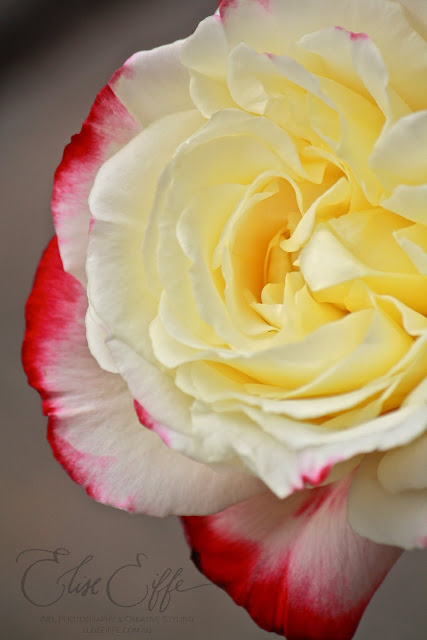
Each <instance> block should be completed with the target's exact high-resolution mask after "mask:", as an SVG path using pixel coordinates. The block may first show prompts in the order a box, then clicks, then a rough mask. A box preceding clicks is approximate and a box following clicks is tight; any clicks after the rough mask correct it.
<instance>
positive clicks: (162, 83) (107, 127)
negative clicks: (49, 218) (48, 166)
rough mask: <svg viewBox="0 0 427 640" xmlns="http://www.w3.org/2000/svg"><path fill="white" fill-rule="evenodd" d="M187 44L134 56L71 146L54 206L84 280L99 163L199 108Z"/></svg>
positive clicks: (64, 250) (71, 268)
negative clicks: (185, 56)
mask: <svg viewBox="0 0 427 640" xmlns="http://www.w3.org/2000/svg"><path fill="white" fill-rule="evenodd" d="M181 47H182V42H180V41H178V42H174V43H173V44H169V45H165V46H162V47H158V48H156V49H153V50H151V51H141V52H138V53H136V54H134V55H133V56H131V58H129V60H127V61H126V62H125V63H124V65H123V66H122V67H121V68H120V69H118V70H117V71H116V72H115V73H114V74H113V76H112V78H111V79H110V81H109V83H108V84H107V86H106V87H104V88H103V89H102V90H101V91H100V93H99V94H98V96H97V98H96V100H95V103H94V105H93V107H92V109H91V111H90V113H89V116H88V118H87V119H86V120H85V122H84V123H83V126H82V129H81V131H80V133H79V134H77V135H74V136H73V137H72V139H71V142H70V144H69V145H68V146H67V147H66V148H65V151H64V155H63V158H62V161H61V163H60V165H59V167H58V169H57V171H56V174H55V181H54V188H53V196H52V211H53V218H54V223H55V229H56V234H57V237H58V242H59V248H60V252H61V258H62V262H63V264H64V268H65V270H66V271H67V272H68V273H71V274H72V275H74V276H75V277H76V278H77V279H78V280H80V282H81V283H82V284H85V283H86V274H85V261H86V253H87V246H88V231H89V229H90V227H91V225H93V222H91V213H90V209H89V205H88V198H89V193H90V191H91V189H92V186H93V183H94V180H95V177H96V174H97V173H98V170H99V168H100V167H101V166H102V165H103V164H104V163H105V162H106V161H107V160H108V159H109V158H110V157H111V156H113V155H114V154H115V153H117V151H119V150H120V149H121V148H122V147H124V146H125V145H126V144H127V143H128V142H129V141H130V140H132V138H134V137H135V136H136V135H137V134H138V133H139V132H140V131H141V130H142V129H143V128H145V127H147V126H149V125H150V124H151V123H152V122H155V121H156V120H159V119H161V118H162V117H164V116H165V115H168V114H170V113H176V112H179V111H185V110H187V109H192V108H194V105H193V103H192V101H191V98H190V93H189V77H188V71H187V69H185V68H184V67H183V66H182V65H181V63H180V59H179V56H180V51H181Z"/></svg>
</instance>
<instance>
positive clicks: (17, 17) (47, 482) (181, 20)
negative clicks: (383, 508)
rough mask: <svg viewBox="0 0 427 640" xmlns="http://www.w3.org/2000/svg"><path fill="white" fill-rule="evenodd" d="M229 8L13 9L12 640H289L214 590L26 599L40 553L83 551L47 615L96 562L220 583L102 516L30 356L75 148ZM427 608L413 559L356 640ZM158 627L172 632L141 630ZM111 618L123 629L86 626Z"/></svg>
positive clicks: (5, 187) (426, 620) (128, 1)
mask: <svg viewBox="0 0 427 640" xmlns="http://www.w3.org/2000/svg"><path fill="white" fill-rule="evenodd" d="M215 6H216V2H215V0H203V1H201V0H182V1H180V2H178V1H177V0H152V1H150V0H102V1H101V0H91V1H90V2H87V1H82V0H74V1H73V2H67V1H66V0H65V1H64V2H61V1H59V2H58V1H52V0H0V49H1V54H2V55H1V58H0V59H1V65H0V139H1V147H0V149H1V159H0V162H1V172H0V181H1V191H0V193H1V225H2V226H1V235H0V237H1V242H2V247H1V254H0V255H1V261H2V264H1V269H0V278H1V286H2V295H1V300H2V312H1V316H0V318H1V323H2V327H1V332H0V336H1V340H2V348H1V354H2V361H1V362H2V366H1V395H2V397H1V414H0V415H1V419H2V442H3V446H2V447H1V456H2V460H1V467H0V468H1V471H2V474H3V478H2V481H1V483H0V495H1V501H2V503H1V521H2V527H1V545H0V550H1V551H0V553H1V570H0V576H1V594H0V620H1V622H0V637H1V638H7V639H8V640H59V639H61V640H69V639H73V640H74V639H76V638H81V637H86V636H87V633H85V628H86V629H87V628H88V627H89V628H90V627H99V626H101V627H108V626H110V627H116V628H119V631H117V630H113V631H112V632H104V633H100V634H99V636H100V637H102V638H105V639H106V640H107V638H108V639H110V638H113V639H115V638H122V637H124V636H127V637H133V638H137V637H138V638H139V637H141V638H142V637H149V638H153V640H169V639H172V638H174V639H175V640H181V639H182V640H198V639H201V638H203V639H205V640H217V639H218V638H219V637H221V638H224V640H235V639H239V638H245V640H261V639H262V638H267V637H277V636H275V635H274V634H267V633H265V632H263V631H261V630H260V629H259V628H258V627H256V625H255V624H254V623H253V622H252V621H251V619H250V618H249V616H248V615H247V613H246V612H245V611H244V610H242V609H241V608H239V607H237V606H235V605H234V603H233V602H232V601H231V600H230V599H229V598H228V596H227V595H226V594H225V593H224V592H223V591H222V590H221V589H219V588H217V587H214V586H208V587H203V588H201V589H196V590H194V591H188V592H187V593H183V594H175V596H176V597H174V598H173V601H172V603H171V605H170V607H169V608H168V609H167V611H166V612H165V614H159V612H158V611H157V610H154V611H152V612H151V613H150V612H149V611H148V610H147V607H145V606H138V607H133V608H129V609H121V608H119V607H117V606H115V605H113V604H112V603H111V602H110V601H109V600H108V599H107V598H106V597H105V595H104V594H100V595H97V596H95V595H90V593H88V594H86V595H83V592H82V593H81V594H76V593H72V594H65V595H64V596H63V597H62V598H61V600H60V601H59V602H57V603H56V604H55V605H52V606H50V607H45V608H40V607H37V606H35V605H33V604H31V603H30V602H29V601H28V600H26V599H25V598H24V596H23V594H22V593H21V587H20V581H21V578H22V576H23V573H24V571H25V569H26V568H27V567H28V566H29V565H30V564H31V563H32V562H35V561H36V560H37V559H41V558H43V557H48V555H47V554H46V552H43V551H37V552H36V551H33V552H29V553H25V554H23V555H22V556H20V558H19V559H18V562H16V557H17V555H18V554H19V553H21V552H23V551H25V550H27V549H36V548H38V549H42V550H47V551H50V550H54V549H56V548H58V547H64V548H66V549H67V550H68V551H69V552H70V555H69V556H68V557H66V558H63V560H62V561H61V570H59V569H58V566H57V565H55V564H54V563H48V564H46V563H45V564H44V565H43V564H42V565H37V566H36V567H35V568H34V569H33V570H32V573H31V574H29V582H28V586H29V590H30V594H31V596H32V597H33V599H36V598H39V600H38V602H39V603H41V602H44V603H46V602H48V601H49V600H53V599H55V597H56V595H57V593H58V587H57V586H56V585H55V581H56V579H57V577H58V575H59V574H60V573H63V572H64V571H67V570H68V569H71V568H73V567H75V566H76V565H78V564H79V563H80V562H81V561H82V560H83V559H84V558H86V557H87V556H88V555H93V559H92V560H91V562H90V564H87V565H85V566H84V567H83V568H82V570H81V571H80V573H79V576H81V577H82V576H84V575H85V576H86V578H85V580H87V579H88V578H92V579H95V578H96V577H98V576H99V577H102V578H103V579H104V580H105V579H106V578H108V576H110V575H111V574H112V573H113V572H114V571H115V570H116V569H117V568H119V567H121V566H123V565H125V564H128V563H133V562H135V556H136V554H137V553H145V554H146V556H148V560H146V561H145V565H144V566H146V570H145V572H144V579H145V580H146V581H147V582H150V581H151V580H152V579H153V578H154V577H155V575H156V573H157V574H161V573H162V572H163V571H164V569H165V568H169V567H170V568H171V569H173V570H174V571H175V570H176V569H178V568H182V569H183V574H182V576H181V577H184V579H185V586H191V585H197V584H200V583H203V582H206V580H205V579H204V578H203V577H202V576H200V574H199V573H198V572H197V570H196V569H195V568H194V567H193V565H192V564H191V562H190V560H189V553H188V549H187V547H186V544H185V542H184V538H183V535H182V532H181V528H180V524H179V522H178V520H177V519H175V518H167V519H164V520H157V519H154V518H149V517H145V516H131V515H128V514H127V513H125V512H122V511H119V510H115V509H112V508H109V507H105V506H103V505H100V504H98V503H95V502H93V501H92V500H91V499H90V498H89V497H88V496H87V495H86V494H85V492H84V491H83V490H82V489H81V488H80V487H78V486H77V485H76V484H74V483H73V482H72V481H71V480H70V479H69V477H68V476H67V475H66V474H65V472H64V471H63V470H62V469H61V467H60V466H59V465H58V464H57V463H56V462H55V460H54V458H53V456H52V455H51V452H50V448H49V446H48V444H47V442H46V439H45V428H46V419H45V417H44V416H42V414H41V410H40V402H39V397H38V395H37V394H36V393H35V392H34V391H33V390H32V389H30V388H29V387H28V386H27V383H26V379H25V376H24V374H23V372H22V369H21V364H20V349H21V342H22V337H23V332H24V305H25V301H26V298H27V296H28V293H29V291H30V288H31V283H32V278H33V274H34V270H35V267H36V264H37V262H38V259H39V257H40V254H41V251H42V249H43V248H44V246H45V245H46V244H47V242H48V240H49V239H50V237H51V236H52V234H53V226H52V222H51V216H50V210H49V209H50V207H49V202H50V192H51V186H52V177H53V173H54V170H55V168H56V166H57V165H58V163H59V161H60V159H61V155H62V150H63V147H64V146H65V144H66V143H67V142H68V141H69V139H70V137H71V135H72V134H74V133H76V132H77V131H79V130H80V127H81V123H82V121H83V120H84V119H85V117H86V116H87V114H88V112H89V109H90V107H91V104H92V102H93V100H94V98H95V96H96V94H97V92H98V91H99V90H100V89H101V88H102V86H103V85H105V83H106V82H107V81H108V79H109V77H110V76H111V74H112V73H113V71H114V70H115V69H116V68H117V67H119V66H121V64H122V63H123V61H124V60H125V59H126V58H127V57H129V56H130V55H131V54H132V53H133V52H134V51H137V50H141V49H150V48H152V47H154V46H157V45H159V44H163V43H166V42H171V41H173V40H175V39H177V38H180V37H184V36H186V35H188V34H190V33H191V32H192V31H193V30H194V29H195V27H196V26H197V24H198V22H199V21H200V20H201V19H202V18H203V17H205V16H206V15H208V14H209V13H212V12H213V11H214V10H215ZM69 576H70V577H71V574H69ZM126 577H127V578H128V581H127V583H126V585H123V590H122V593H123V594H124V595H125V596H126V597H127V598H128V600H127V602H131V598H132V597H135V596H137V595H138V593H140V590H141V586H142V585H141V574H140V572H138V571H134V572H133V573H132V569H131V570H129V572H128V573H127V576H126ZM79 580H80V579H79ZM79 580H78V581H79ZM83 582H84V580H83V581H82V583H83ZM426 605H427V553H421V552H413V553H407V554H405V555H404V556H403V557H402V559H401V560H400V561H399V562H398V564H397V565H396V567H395V568H394V569H393V571H392V572H391V573H390V575H389V577H388V578H387V580H386V581H385V583H384V584H383V585H382V587H381V588H380V590H379V591H378V592H377V594H376V596H375V597H374V599H373V600H372V602H371V604H370V605H369V607H368V610H367V612H366V614H365V616H364V618H363V620H362V622H361V624H360V627H359V629H358V632H357V634H356V640H382V639H384V640H425V639H426V638H427V606H426ZM149 615H151V616H160V621H159V620H156V621H154V622H153V621H152V622H151V623H150V622H149V621H148V622H146V623H145V622H144V621H142V622H141V621H138V620H136V621H135V620H133V618H134V619H135V618H136V619H137V618H138V617H139V618H144V617H147V616H149ZM163 615H167V616H168V618H167V619H166V620H163V619H162V616H163ZM102 616H105V617H110V620H109V621H106V622H100V623H96V622H95V623H93V624H92V623H90V622H89V623H87V622H85V621H84V620H85V619H86V618H88V619H91V618H93V619H95V620H96V619H97V618H98V617H102ZM126 616H129V617H128V618H126ZM120 618H121V621H120ZM79 619H81V620H79ZM147 627H148V628H147ZM137 628H139V632H137V631H135V629H137ZM149 628H151V632H150V633H149Z"/></svg>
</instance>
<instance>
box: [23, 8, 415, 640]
mask: <svg viewBox="0 0 427 640" xmlns="http://www.w3.org/2000/svg"><path fill="white" fill-rule="evenodd" d="M426 38H427V4H426V3H423V2H421V1H419V0H404V1H403V0H401V1H400V2H397V1H394V0H393V1H392V0H233V1H230V0H228V1H225V0H224V2H222V3H221V6H220V8H219V12H218V13H217V15H215V16H212V17H209V18H207V19H206V20H204V21H203V22H202V23H201V24H200V25H199V27H198V28H197V30H196V32H195V33H194V34H193V35H192V36H191V37H189V38H188V39H187V40H186V41H180V42H176V43H174V44H172V45H168V46H165V47H161V48H159V49H155V50H153V51H150V52H142V53H137V54H135V55H134V56H133V57H132V58H130V59H129V60H128V61H127V62H126V63H125V64H124V66H123V67H122V68H121V69H120V70H119V71H117V72H116V73H115V75H114V76H113V77H112V79H111V80H110V82H109V84H108V85H107V87H105V88H104V89H103V90H102V91H101V93H100V94H99V95H98V97H97V99H96V101H95V104H94V106H93V108H92V110H91V112H90V115H89V117H88V119H87V120H86V121H85V123H84V124H83V128H82V130H81V132H80V134H78V135H77V136H74V137H73V139H72V141H71V143H70V144H69V145H68V147H67V148H66V150H65V153H64V157H63V160H62V163H61V165H60V166H59V168H58V170H57V173H56V177H55V185H54V193H53V215H54V222H55V228H56V237H55V238H54V239H53V240H52V241H51V243H50V244H49V246H48V248H47V249H46V251H45V253H44V256H43V258H42V260H41V263H40V266H39V269H38V272H37V275H36V280H35V284H34V288H33V291H32V293H31V295H30V298H29V301H28V305H27V333H26V338H25V342H24V365H25V368H26V371H27V374H28V377H29V381H30V384H32V385H33V386H34V387H36V388H37V390H38V391H39V392H40V394H41V396H42V400H43V408H44V411H45V413H46V414H47V415H48V416H49V427H48V437H49V441H50V443H51V445H52V448H53V451H54V453H55V455H56V457H57V458H58V460H59V461H60V462H61V463H62V464H63V465H64V467H65V468H66V470H67V471H68V473H69V474H70V475H71V477H72V478H73V479H74V480H76V481H77V482H79V483H80V484H82V485H83V486H84V487H85V489H86V490H87V492H88V493H89V494H90V495H91V496H93V497H94V498H95V499H96V500H100V501H102V502H105V503H107V504H112V505H114V506H116V507H119V508H123V509H127V510H129V511H136V512H143V513H147V514H152V515H158V516H164V515H167V514H171V513H173V514H178V515H182V516H185V517H184V518H183V522H184V527H185V530H186V534H187V538H188V541H189V544H190V546H191V547H192V548H193V549H194V559H195V561H196V563H197V565H198V566H199V568H200V569H201V571H203V572H204V573H205V574H206V575H207V576H208V577H209V578H211V579H212V580H213V581H214V582H216V583H217V584H219V585H221V586H222V587H224V588H225V589H226V590H227V591H228V592H229V593H230V595H231V596H232V597H233V598H234V600H235V601H236V602H237V603H238V604H241V605H243V606H245V607H246V608H247V609H248V611H249V613H250V614H251V615H252V617H253V618H254V619H255V621H256V622H257V623H258V624H259V625H260V626H262V627H263V628H265V629H268V630H274V631H276V632H278V633H282V634H285V635H286V637H287V638H288V640H302V639H305V640H307V639H309V640H330V639H331V638H334V639H336V640H346V639H350V638H351V637H352V636H353V634H354V631H355V629H356V627H357V624H358V621H359V619H360V616H361V615H362V613H363V611H364V609H365V607H366V605H367V603H368V602H369V599H370V597H371V596H372V594H373V593H374V591H375V589H376V588H377V587H378V585H379V584H380V583H381V581H382V579H383V578H384V576H385V575H386V573H387V571H388V570H389V569H390V567H391V566H392V565H393V563H394V561H395V560H396V559H397V557H398V556H399V553H400V550H401V549H402V548H413V547H422V546H425V545H426V543H427V463H426V459H427V455H426V454H427V436H426V435H425V430H426V426H427V378H426V371H427V318H426V315H427V154H426V148H427V82H426V78H427V41H426Z"/></svg>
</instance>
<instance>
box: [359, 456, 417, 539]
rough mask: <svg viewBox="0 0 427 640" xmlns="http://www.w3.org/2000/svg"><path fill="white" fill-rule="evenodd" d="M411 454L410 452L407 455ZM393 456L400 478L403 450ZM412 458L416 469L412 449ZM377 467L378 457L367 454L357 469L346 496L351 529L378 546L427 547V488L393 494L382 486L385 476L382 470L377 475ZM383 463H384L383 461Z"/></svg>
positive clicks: (379, 459)
mask: <svg viewBox="0 0 427 640" xmlns="http://www.w3.org/2000/svg"><path fill="white" fill-rule="evenodd" d="M409 446H410V447H411V445H409ZM411 449H413V447H411ZM386 455H387V454H386ZM410 455H411V452H410V451H409V452H408V453H407V456H410ZM395 456H396V458H397V462H398V465H397V467H396V476H397V479H399V477H401V473H402V471H403V470H402V469H401V468H400V464H399V463H400V462H401V461H402V460H399V457H401V458H403V463H404V462H405V451H404V449H402V451H401V452H400V456H399V451H398V450H397V451H396V453H395ZM412 457H413V462H414V465H415V466H416V464H417V460H416V459H415V456H414V450H412ZM383 460H384V459H383ZM379 464H380V465H381V456H380V455H370V456H367V457H366V458H365V459H364V460H363V462H362V464H361V465H360V467H359V469H358V470H357V473H356V476H355V478H354V480H353V483H352V486H351V489H350V493H349V507H348V509H349V510H348V514H349V522H350V524H351V526H352V527H353V529H354V530H355V531H357V532H358V533H359V534H360V535H362V536H366V537H368V538H370V539H371V540H375V541H376V542H379V543H384V544H395V545H399V546H400V547H403V548H405V549H412V548H414V547H427V487H424V488H423V489H418V490H416V489H407V490H405V491H399V492H395V493H393V492H392V491H390V490H389V488H388V487H386V486H384V485H383V484H381V480H383V481H384V483H386V482H385V481H386V480H387V475H385V474H384V470H382V473H379V466H378V465H379ZM384 464H387V461H386V460H385V461H384ZM424 465H425V460H424ZM380 468H381V467H380ZM384 475H385V477H384Z"/></svg>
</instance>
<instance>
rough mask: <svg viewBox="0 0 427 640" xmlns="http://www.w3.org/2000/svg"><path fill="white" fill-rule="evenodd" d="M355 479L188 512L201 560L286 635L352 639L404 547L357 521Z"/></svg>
mask: <svg viewBox="0 0 427 640" xmlns="http://www.w3.org/2000/svg"><path fill="white" fill-rule="evenodd" d="M350 479H351V478H350V476H347V477H345V478H344V479H343V480H341V481H340V482H337V483H334V484H331V485H328V486H327V487H321V488H317V489H312V490H309V491H300V492H297V493H296V494H294V495H293V496H291V497H290V498H288V499H287V500H284V501H280V500H277V498H275V497H274V496H272V494H269V493H266V494H262V495H259V496H257V497H254V498H252V499H250V500H247V501H246V502H244V503H242V504H239V505H236V506H234V507H231V508H230V509H227V510H226V511H224V512H223V513H220V514H217V515H214V516H208V517H203V518H194V517H193V518H184V519H183V522H184V527H185V529H186V532H187V537H188V542H189V544H190V546H191V547H192V548H193V556H192V557H193V560H194V562H195V563H196V565H197V566H198V567H199V569H200V570H201V571H202V572H203V573H204V574H206V576H207V577H208V578H210V579H211V580H213V581H214V582H216V583H217V584H218V585H219V586H221V587H223V588H224V589H225V590H226V591H227V592H228V593H229V594H230V595H231V597H232V598H233V599H234V600H235V601H236V603H237V604H240V605H242V606H244V607H245V608H246V609H247V610H248V611H249V613H250V615H251V616H252V617H253V618H254V620H255V621H256V622H257V623H258V624H259V625H260V626H261V627H263V628H264V629H267V630H269V631H275V632H276V633H280V634H284V635H285V636H286V638H287V640H349V639H350V638H352V637H353V634H354V632H355V630H356V627H357V625H358V622H359V620H360V617H361V616H362V614H363V611H364V610H365V608H366V606H367V604H368V602H369V600H370V598H371V597H372V595H373V594H374V592H375V590H376V589H377V588H378V586H379V585H380V584H381V582H382V580H383V579H384V577H385V575H386V574H387V572H388V571H389V569H390V568H391V567H392V565H393V564H394V562H395V561H396V559H397V558H398V557H399V554H400V551H399V550H398V549H396V548H394V547H382V546H379V545H376V544H375V543H373V542H370V541H368V540H366V539H363V538H359V537H358V536H357V535H356V534H355V533H354V532H353V531H352V530H351V529H350V527H349V525H348V524H347V517H346V507H347V491H348V486H349V483H350Z"/></svg>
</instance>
